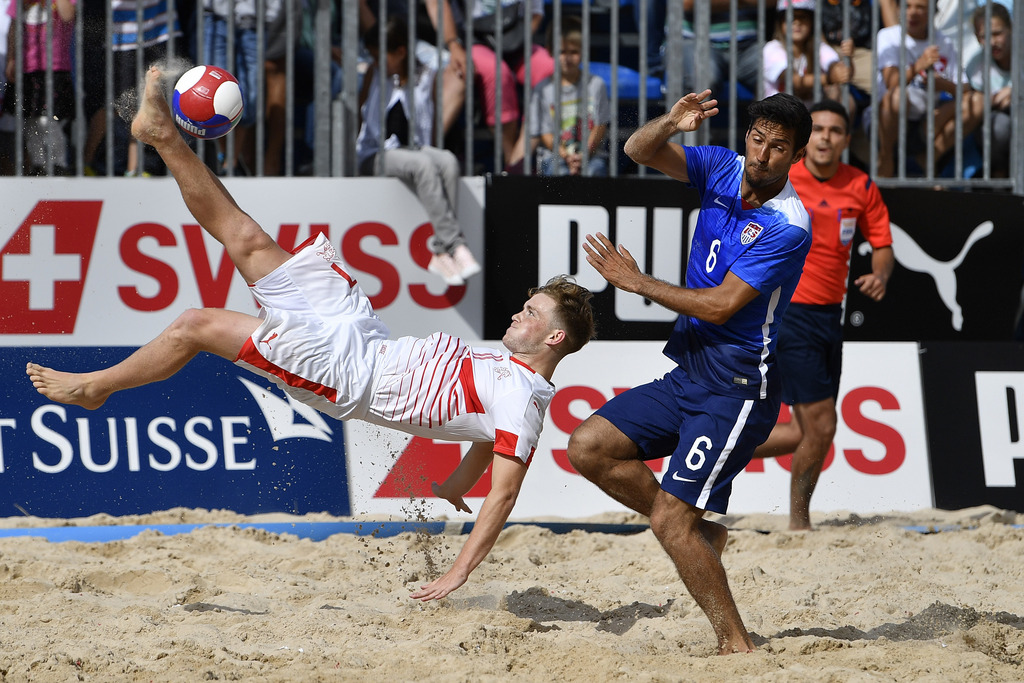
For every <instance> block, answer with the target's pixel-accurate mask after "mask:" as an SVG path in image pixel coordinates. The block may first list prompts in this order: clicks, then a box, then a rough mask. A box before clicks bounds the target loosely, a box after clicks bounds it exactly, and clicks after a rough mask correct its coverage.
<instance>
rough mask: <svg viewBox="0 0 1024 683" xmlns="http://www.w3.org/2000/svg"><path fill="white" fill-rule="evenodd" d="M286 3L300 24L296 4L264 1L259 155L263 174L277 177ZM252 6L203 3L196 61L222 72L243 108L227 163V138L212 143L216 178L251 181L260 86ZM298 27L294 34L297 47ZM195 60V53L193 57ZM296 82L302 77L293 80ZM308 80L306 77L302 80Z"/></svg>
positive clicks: (252, 2)
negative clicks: (234, 83) (239, 96)
mask: <svg viewBox="0 0 1024 683" xmlns="http://www.w3.org/2000/svg"><path fill="white" fill-rule="evenodd" d="M288 2H291V3H293V7H294V16H295V17H297V18H299V19H298V22H301V4H300V3H301V0H265V2H264V7H263V8H264V34H263V35H264V43H265V49H264V53H263V58H264V63H263V65H262V66H263V67H264V76H265V80H264V84H265V86H266V90H265V102H264V105H265V109H264V112H263V113H264V116H265V117H266V118H265V121H266V128H265V135H266V141H265V143H266V144H265V150H264V151H263V154H264V156H263V161H264V173H265V174H266V175H278V174H280V172H281V153H282V149H283V146H284V141H285V130H284V127H285V111H284V107H285V98H286V95H287V88H288V84H287V81H286V74H285V54H286V52H287V51H288V50H289V49H292V50H294V49H295V48H296V45H292V46H288V45H287V35H286V25H285V21H286V18H287V14H286V13H287V9H286V7H285V4H286V3H288ZM256 11H257V0H231V1H230V2H229V0H203V12H204V13H205V14H204V21H203V36H201V38H202V40H203V50H202V60H201V61H203V62H204V63H206V64H214V65H216V66H219V67H221V68H224V69H227V70H228V71H230V72H231V73H232V74H234V76H235V78H237V79H238V84H239V86H240V87H241V90H242V99H243V101H244V107H243V109H242V120H241V121H239V123H238V126H237V127H236V128H235V130H234V133H233V134H234V136H235V145H234V155H233V158H231V159H227V158H226V149H227V144H226V141H227V138H221V139H220V140H218V143H217V144H218V149H219V154H218V173H222V174H226V173H229V172H230V173H233V174H241V175H252V174H253V173H254V171H255V169H256V154H257V150H256V128H255V126H256V119H257V104H258V99H259V98H258V91H259V86H260V67H261V65H260V63H259V56H260V55H259V49H258V43H257V41H258V33H257V25H256V22H257V17H256ZM231 12H234V51H235V63H234V65H229V64H228V63H227V62H228V57H227V55H228V42H229V37H228V24H229V21H228V18H229V16H230V13H231ZM300 29H301V24H300V25H299V26H298V27H297V28H296V30H295V32H296V38H295V40H296V44H297V43H298V40H299V38H300V37H301V34H300ZM196 55H197V58H198V55H199V52H198V51H197V52H196ZM297 75H299V76H302V75H303V74H297ZM307 75H308V74H307Z"/></svg>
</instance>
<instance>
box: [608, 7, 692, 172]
mask: <svg viewBox="0 0 1024 683" xmlns="http://www.w3.org/2000/svg"><path fill="white" fill-rule="evenodd" d="M612 1H613V2H615V4H616V7H614V8H613V9H612V17H611V32H612V40H611V54H610V55H609V57H610V58H611V70H612V74H611V83H609V84H608V87H609V88H610V89H611V111H612V120H611V126H610V127H609V132H608V138H609V139H608V146H609V159H608V161H609V169H608V172H609V174H610V175H611V176H612V177H613V178H617V177H618V175H619V151H618V150H619V30H620V28H619V7H618V6H617V5H618V3H617V0H612ZM650 1H651V0H640V8H641V15H640V24H641V25H645V24H646V23H647V3H648V2H650ZM672 4H673V5H675V4H676V3H672ZM679 11H680V12H681V11H682V9H681V8H680V10H679Z"/></svg>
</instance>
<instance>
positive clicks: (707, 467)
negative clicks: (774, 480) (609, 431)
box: [596, 368, 779, 514]
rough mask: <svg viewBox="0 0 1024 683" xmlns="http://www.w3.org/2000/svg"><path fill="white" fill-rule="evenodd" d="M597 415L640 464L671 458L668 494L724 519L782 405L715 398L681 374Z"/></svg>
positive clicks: (636, 390)
mask: <svg viewBox="0 0 1024 683" xmlns="http://www.w3.org/2000/svg"><path fill="white" fill-rule="evenodd" d="M596 414H597V415H600V416H601V417H603V418H605V419H606V420H608V421H609V422H611V423H612V424H613V425H615V427H616V428H617V429H618V430H619V431H621V432H622V433H623V434H625V435H626V436H627V437H629V439H630V440H631V441H632V442H633V443H635V444H636V445H637V448H638V449H639V450H640V458H641V459H642V460H653V459H655V458H664V457H669V456H671V459H670V460H669V462H668V465H667V467H666V469H665V474H664V476H663V477H662V479H661V488H662V489H663V490H665V491H666V492H668V493H671V494H672V495H673V496H675V497H676V498H679V499H680V500H682V501H684V502H687V503H689V504H690V505H693V506H694V507H696V508H699V509H701V510H709V511H711V512H717V513H720V514H725V512H726V509H727V508H728V505H729V494H730V493H731V492H732V480H733V478H734V477H735V476H736V475H737V474H739V473H740V471H741V470H742V469H743V468H744V467H746V466H747V463H748V462H750V458H751V456H752V455H753V453H754V449H755V448H757V447H758V446H760V445H761V444H762V443H763V442H764V440H765V439H767V438H768V434H769V433H771V431H772V427H774V426H775V421H776V419H778V417H779V401H778V400H777V399H774V400H773V399H768V400H764V401H754V400H751V399H740V398H734V397H731V396H721V395H719V394H713V393H711V392H710V391H708V390H707V389H705V388H704V387H702V386H700V385H699V384H695V383H694V382H692V381H690V379H689V378H688V377H687V375H686V373H685V372H684V371H683V370H682V369H681V368H676V369H675V370H673V371H672V372H670V373H668V374H667V375H665V376H664V377H662V378H661V379H657V380H654V381H653V382H651V383H649V384H644V385H642V386H638V387H635V388H633V389H630V390H629V391H627V392H625V393H623V394H619V395H618V396H616V397H615V398H613V399H612V400H610V401H608V402H607V403H605V404H604V405H603V406H601V407H600V408H599V409H598V410H597V412H596Z"/></svg>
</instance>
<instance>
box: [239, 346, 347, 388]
mask: <svg viewBox="0 0 1024 683" xmlns="http://www.w3.org/2000/svg"><path fill="white" fill-rule="evenodd" d="M235 360H236V361H244V362H246V363H248V364H249V365H251V366H253V367H254V368H259V369H260V370H262V371H263V372H265V373H267V374H268V375H273V376H274V377H277V378H278V379H280V380H281V381H283V382H284V383H285V384H287V385H288V386H290V387H295V388H297V389H305V390H306V391H308V392H310V393H313V394H316V395H317V396H323V397H324V398H326V399H327V400H328V401H330V402H331V403H337V402H338V401H337V399H338V390H337V389H332V388H331V387H328V386H324V385H323V384H318V383H317V382H310V381H309V380H308V379H303V378H302V377H299V376H298V375H296V374H295V373H293V372H288V371H287V370H285V369H284V368H279V367H278V366H276V365H274V364H273V363H271V362H270V361H269V360H267V359H266V358H264V357H263V356H262V355H260V352H259V351H257V350H256V345H255V344H253V343H252V337H249V338H248V339H246V340H245V344H243V345H242V350H241V351H239V352H238V358H236V359H235Z"/></svg>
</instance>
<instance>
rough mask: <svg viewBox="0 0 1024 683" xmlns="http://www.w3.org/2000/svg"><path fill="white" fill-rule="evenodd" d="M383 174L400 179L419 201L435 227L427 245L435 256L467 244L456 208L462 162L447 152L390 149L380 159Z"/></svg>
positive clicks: (426, 148) (421, 148)
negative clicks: (456, 214) (460, 164)
mask: <svg viewBox="0 0 1024 683" xmlns="http://www.w3.org/2000/svg"><path fill="white" fill-rule="evenodd" d="M380 157H381V158H380V174H381V175H385V176H390V177H392V178H399V179H401V180H402V181H403V182H404V183H405V184H406V185H408V186H409V188H410V189H411V190H412V191H413V192H415V193H416V196H417V197H419V200H420V203H421V204H422V205H423V208H424V209H425V210H426V212H427V216H428V217H429V218H430V222H431V223H432V224H433V226H434V236H433V237H431V238H430V240H429V241H428V242H427V246H428V247H429V248H430V251H432V252H434V253H435V254H440V253H443V252H446V251H447V252H450V251H451V250H452V249H454V248H455V247H457V246H458V245H460V244H464V243H465V241H466V240H465V238H464V237H463V236H462V229H461V228H460V227H459V220H458V218H456V216H455V206H456V204H457V201H458V190H459V160H458V159H457V158H456V157H455V155H454V154H452V153H451V152H449V151H448V150H446V149H437V148H436V147H420V148H419V149H408V148H405V147H402V148H399V149H389V150H387V151H385V152H383V153H382V154H381V155H380Z"/></svg>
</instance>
